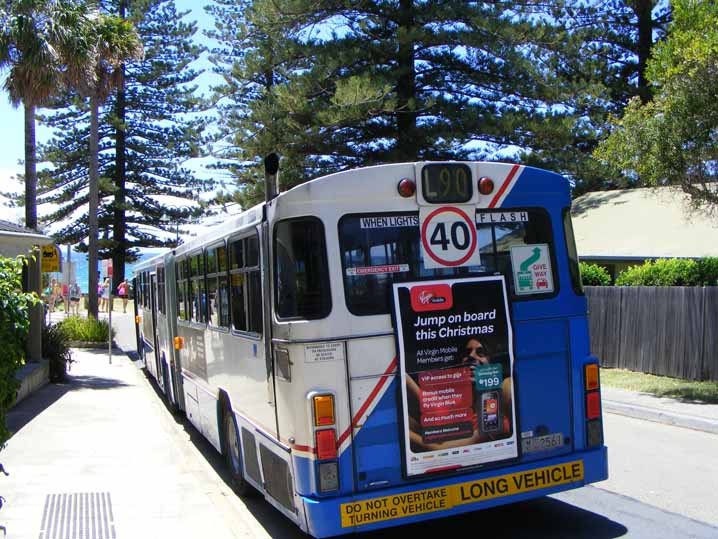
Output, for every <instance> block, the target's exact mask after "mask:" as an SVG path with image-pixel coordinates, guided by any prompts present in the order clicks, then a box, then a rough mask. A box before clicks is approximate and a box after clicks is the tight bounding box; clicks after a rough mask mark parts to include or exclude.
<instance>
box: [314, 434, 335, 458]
mask: <svg viewBox="0 0 718 539" xmlns="http://www.w3.org/2000/svg"><path fill="white" fill-rule="evenodd" d="M316 436H317V457H318V458H319V460H324V459H335V458H337V435H336V431H335V430H334V429H322V430H318V431H317V433H316Z"/></svg>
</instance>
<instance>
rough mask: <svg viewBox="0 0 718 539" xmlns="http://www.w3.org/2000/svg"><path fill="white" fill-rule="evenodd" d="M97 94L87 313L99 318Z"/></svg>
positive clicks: (92, 104) (92, 140)
mask: <svg viewBox="0 0 718 539" xmlns="http://www.w3.org/2000/svg"><path fill="white" fill-rule="evenodd" d="M98 101H99V100H98V99H97V96H95V95H93V96H90V156H89V157H90V202H89V216H88V229H89V230H88V242H87V243H88V260H89V263H88V266H89V267H88V270H87V273H88V284H87V287H88V290H87V292H88V294H87V295H88V302H89V304H88V307H87V313H88V314H89V315H90V316H93V317H95V318H97V284H98V275H97V258H98V256H97V236H98V226H97V213H98V210H99V206H100V200H99V198H100V191H99V178H98V175H99V173H98V165H97V161H98V140H99V136H100V135H99V128H98V123H99V120H98V116H99V103H98Z"/></svg>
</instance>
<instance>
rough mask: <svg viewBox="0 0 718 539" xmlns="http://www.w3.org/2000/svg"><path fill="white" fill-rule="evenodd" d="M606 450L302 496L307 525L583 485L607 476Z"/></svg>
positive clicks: (441, 511)
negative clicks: (359, 491)
mask: <svg viewBox="0 0 718 539" xmlns="http://www.w3.org/2000/svg"><path fill="white" fill-rule="evenodd" d="M607 453H608V452H607V448H606V447H605V446H604V447H600V448H597V449H595V450H591V451H583V452H579V453H573V454H571V455H564V456H561V457H556V458H551V459H546V460H542V461H534V462H531V463H525V464H517V465H515V466H509V467H506V468H500V469H493V470H487V471H483V472H476V473H473V474H468V475H462V476H458V477H457V476H453V477H443V478H441V479H437V480H434V481H426V482H421V483H413V484H410V485H405V486H402V487H398V488H390V489H382V490H377V491H372V492H366V493H362V494H360V495H354V496H345V497H339V498H329V499H326V498H325V499H321V500H317V499H314V498H306V497H302V502H303V504H304V512H305V515H306V518H307V526H306V530H307V532H308V533H309V534H311V535H312V536H314V537H330V536H333V535H340V534H347V533H355V532H365V531H371V530H376V529H380V528H386V527H390V526H399V525H403V524H409V523H412V522H419V521H422V520H429V519H435V518H443V517H447V516H450V515H456V514H460V513H466V512H470V511H477V510H480V509H485V508H488V507H493V506H496V505H503V504H508V503H513V502H518V501H522V500H528V499H531V498H537V497H541V496H545V495H547V494H553V493H556V492H561V491H564V490H570V489H574V488H578V487H582V486H584V485H587V484H589V483H595V482H597V481H603V480H604V479H607V478H608V458H607Z"/></svg>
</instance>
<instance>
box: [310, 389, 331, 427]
mask: <svg viewBox="0 0 718 539" xmlns="http://www.w3.org/2000/svg"><path fill="white" fill-rule="evenodd" d="M312 401H313V403H314V426H315V427H323V426H328V425H333V424H334V395H315V396H314V397H313V398H312Z"/></svg>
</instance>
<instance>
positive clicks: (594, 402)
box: [583, 363, 603, 447]
mask: <svg viewBox="0 0 718 539" xmlns="http://www.w3.org/2000/svg"><path fill="white" fill-rule="evenodd" d="M583 373H584V378H583V380H584V390H585V396H586V402H585V406H586V445H587V446H588V447H597V446H600V445H602V444H603V420H602V418H601V382H600V380H599V368H598V363H589V364H587V365H584V368H583Z"/></svg>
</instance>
